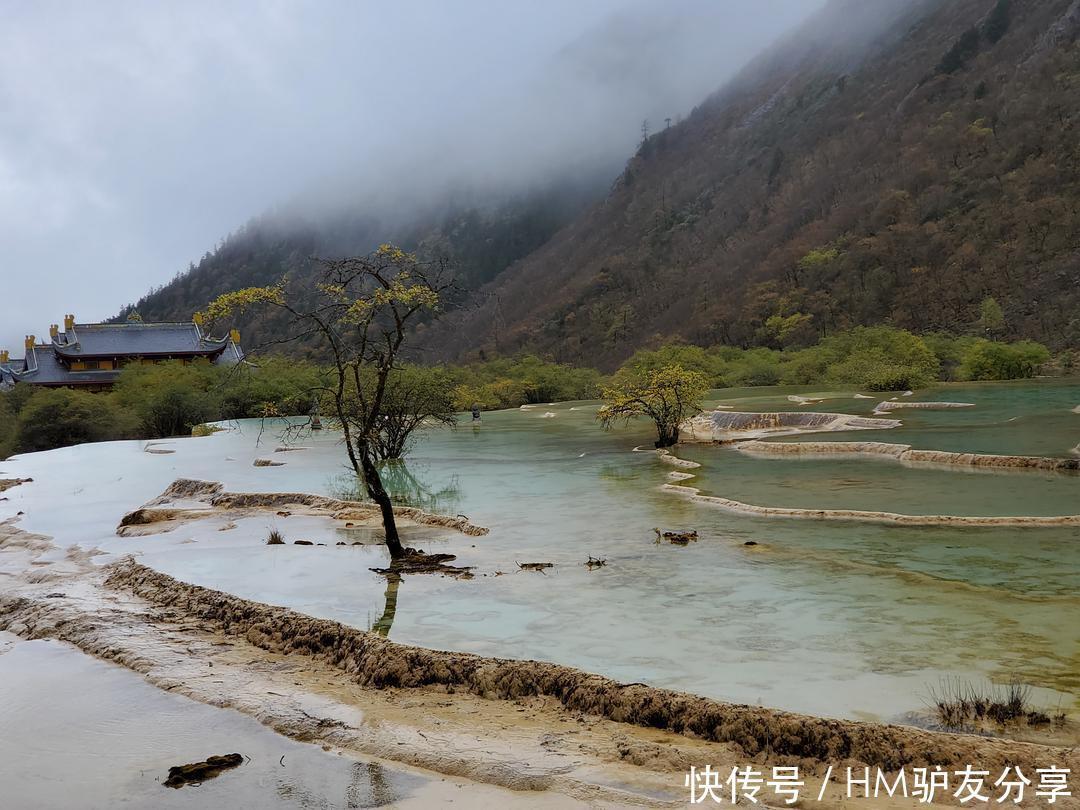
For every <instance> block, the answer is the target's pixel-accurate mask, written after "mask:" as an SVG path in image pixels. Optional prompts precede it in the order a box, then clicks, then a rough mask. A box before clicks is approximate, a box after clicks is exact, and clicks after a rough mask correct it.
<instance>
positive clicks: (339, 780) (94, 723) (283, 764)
mask: <svg viewBox="0 0 1080 810" xmlns="http://www.w3.org/2000/svg"><path fill="white" fill-rule="evenodd" d="M5 636H6V639H5ZM12 639H14V637H12V636H10V635H9V634H0V682H2V683H3V687H4V688H3V689H2V690H0V785H2V786H3V787H2V791H3V794H2V799H0V804H2V805H3V806H4V807H12V808H19V810H35V809H36V808H42V810H45V809H46V808H48V809H49V810H51V809H52V808H57V807H79V808H88V810H89V809H90V808H113V807H133V808H206V807H229V808H234V810H245V808H250V809H251V810H255V809H256V808H259V809H260V810H261V808H297V809H298V808H310V809H311V810H314V808H334V807H342V808H343V807H388V806H394V807H399V806H402V804H403V803H404V804H405V806H409V800H410V799H412V798H415V797H417V796H418V794H422V793H423V792H424V791H425V790H427V789H429V787H430V784H429V783H430V782H431V781H432V780H431V779H429V778H425V777H422V776H419V775H416V774H414V773H412V772H408V771H404V770H400V771H399V770H394V769H390V768H387V767H385V766H384V765H382V764H379V763H377V762H373V761H369V762H359V761H357V760H354V759H351V758H348V757H343V756H338V755H335V754H330V753H326V752H324V751H323V750H322V749H320V748H319V747H317V746H314V745H305V744H302V743H297V742H293V741H292V740H289V739H287V738H285V737H281V736H279V735H277V734H275V733H274V732H273V731H271V730H269V729H267V728H265V727H263V726H261V725H260V724H259V723H258V722H257V721H255V720H253V719H252V718H250V717H247V716H245V715H242V714H239V713H238V712H233V711H227V710H222V709H215V708H213V707H210V706H206V705H204V704H202V703H196V702H194V701H192V700H189V699H187V698H184V697H181V696H179V695H175V694H171V693H169V692H164V691H162V690H160V689H158V688H156V687H154V686H151V685H150V684H148V683H146V682H145V681H144V680H143V679H142V678H141V677H140V676H138V675H136V674H135V673H133V672H130V671H128V670H126V669H123V668H121V667H118V666H113V665H110V664H106V663H103V662H101V661H98V660H96V659H94V658H91V657H89V656H87V655H83V654H82V653H80V652H79V651H77V650H75V649H73V648H71V647H68V646H66V645H64V644H60V643H58V642H53V641H25V642H22V641H13V640H12ZM234 751H235V752H238V753H241V754H243V755H244V756H245V758H246V759H245V762H244V763H243V764H242V765H240V766H239V767H237V768H233V769H230V770H227V771H224V772H222V773H221V774H220V775H219V776H217V777H215V778H213V779H209V780H207V781H205V782H203V783H202V784H199V785H187V786H184V787H182V788H180V789H173V788H167V787H165V786H164V785H163V784H162V782H163V780H164V778H165V776H166V775H167V774H168V770H169V768H170V767H171V766H173V765H180V764H184V763H188V762H199V761H202V760H204V759H206V757H207V756H210V755H212V754H227V753H232V752H234ZM435 781H438V780H435ZM462 798H465V797H464V796H462ZM415 806H421V805H415Z"/></svg>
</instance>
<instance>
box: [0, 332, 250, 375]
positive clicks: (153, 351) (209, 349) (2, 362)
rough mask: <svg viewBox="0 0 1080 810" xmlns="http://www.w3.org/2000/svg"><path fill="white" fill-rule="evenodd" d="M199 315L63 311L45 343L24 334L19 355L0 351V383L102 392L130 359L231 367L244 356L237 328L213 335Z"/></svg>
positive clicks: (130, 361) (143, 361)
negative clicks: (174, 317)
mask: <svg viewBox="0 0 1080 810" xmlns="http://www.w3.org/2000/svg"><path fill="white" fill-rule="evenodd" d="M200 320H201V319H200V318H199V317H198V316H196V318H195V319H194V320H193V321H192V322H191V323H144V322H143V321H141V320H139V319H138V318H137V316H136V317H135V318H132V319H129V320H128V321H127V322H125V323H75V316H74V315H67V316H65V317H64V328H63V330H61V329H60V327H59V325H57V324H53V325H52V326H51V327H49V341H48V342H43V343H38V342H37V339H36V338H35V337H34V336H33V335H27V337H26V343H25V355H24V356H23V357H22V358H20V359H14V358H12V357H11V356H10V353H9V352H8V351H6V350H3V351H0V388H4V387H10V386H13V385H20V384H22V383H28V384H30V385H42V386H47V387H52V388H58V387H72V388H74V387H78V388H83V389H88V390H91V391H100V390H104V389H107V388H110V387H112V385H113V383H115V382H116V379H117V377H119V376H120V370H121V369H122V368H123V367H124V366H125V365H127V364H128V363H158V362H162V361H165V360H179V361H181V362H185V363H190V362H193V361H195V360H199V359H202V360H206V361H208V362H210V363H214V364H215V365H228V366H231V365H236V364H237V363H239V362H240V361H241V360H243V359H244V352H243V349H241V348H240V333H239V332H237V331H236V330H235V329H234V330H232V332H230V333H229V335H228V336H227V337H223V338H212V337H210V336H208V335H204V334H203V333H202V329H201V327H200Z"/></svg>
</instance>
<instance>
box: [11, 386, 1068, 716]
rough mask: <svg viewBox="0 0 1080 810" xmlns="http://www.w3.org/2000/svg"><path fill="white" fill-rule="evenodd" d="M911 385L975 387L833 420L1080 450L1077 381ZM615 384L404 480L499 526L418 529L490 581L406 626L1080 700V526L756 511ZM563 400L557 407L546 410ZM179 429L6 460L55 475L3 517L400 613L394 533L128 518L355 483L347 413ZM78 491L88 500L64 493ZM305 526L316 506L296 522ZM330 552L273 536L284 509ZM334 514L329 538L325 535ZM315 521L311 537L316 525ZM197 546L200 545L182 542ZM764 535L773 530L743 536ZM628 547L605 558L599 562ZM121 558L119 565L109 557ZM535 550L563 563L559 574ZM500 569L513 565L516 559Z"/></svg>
mask: <svg viewBox="0 0 1080 810" xmlns="http://www.w3.org/2000/svg"><path fill="white" fill-rule="evenodd" d="M714 393H715V396H716V398H717V400H718V401H720V402H724V403H728V404H736V405H738V407H739V408H740V409H745V410H780V409H783V410H821V411H833V412H843V413H858V414H869V413H870V411H872V410H873V407H874V405H875V404H876V403H877V402H878V400H870V399H867V400H861V399H853V398H852V392H833V393H832V396H833V397H834V398H830V399H826V401H824V402H822V403H820V404H816V405H812V406H800V405H796V404H795V403H791V402H789V401H788V400H787V396H788V395H790V394H793V393H798V394H803V395H808V394H815V393H826V394H828V393H829V392H815V391H810V390H808V389H766V390H763V389H752V390H749V391H720V392H714ZM911 399H928V400H954V401H968V402H974V403H976V407H975V408H971V409H965V410H958V411H914V410H905V411H899V412H896V413H895V414H893V416H894V417H895V418H899V419H902V420H903V422H904V425H903V427H901V428H897V429H895V430H891V431H881V432H871V433H868V432H859V433H856V434H847V435H844V434H818V435H815V436H814V437H813V438H815V439H858V440H867V439H871V440H876V441H898V442H904V443H910V444H913V445H915V446H916V447H920V448H927V449H945V450H977V451H980V452H1006V453H1033V454H1047V455H1067V454H1068V452H1069V450H1070V449H1071V448H1072V447H1074V446H1075V445H1076V444H1077V443H1080V414H1074V413H1071V408H1073V407H1074V406H1075V405H1077V404H1080V384H1078V383H1076V382H1071V383H1066V384H1063V383H1060V382H1048V383H1025V384H1005V385H978V386H963V387H961V386H946V387H943V388H939V389H935V390H932V391H928V392H920V393H919V394H918V395H917V396H916V397H913V398H911ZM595 408H596V404H595V403H561V404H558V405H550V406H543V405H542V406H537V407H534V408H530V409H527V410H515V411H504V412H498V413H492V414H485V416H484V419H483V422H482V424H481V425H479V426H475V427H474V426H472V425H470V424H467V423H465V424H463V425H461V426H460V427H459V428H458V429H457V430H455V431H448V430H441V431H437V432H433V433H430V434H428V435H426V436H425V437H424V438H422V439H421V440H420V441H419V442H418V444H417V446H416V448H415V449H414V451H413V453H412V455H411V457H410V461H409V464H408V473H409V475H408V476H404V475H399V476H398V477H399V479H400V487H401V488H402V489H403V490H408V491H410V493H411V496H412V497H413V498H414V499H415V498H417V497H419V498H420V500H422V501H423V502H424V503H425V504H426V505H427V506H428V507H431V506H437V507H440V508H441V509H442V510H444V511H447V512H451V513H463V514H466V515H468V516H469V517H470V518H471V519H472V520H473V521H474V522H476V523H479V524H481V525H485V526H488V527H490V528H491V533H490V534H489V535H487V536H485V537H479V538H471V537H462V536H458V535H446V536H444V537H443V538H440V539H433V538H432V537H431V535H430V533H428V534H426V535H425V536H423V537H422V538H421V539H420V540H419V541H418V542H414V543H413V544H414V545H418V544H419V545H422V546H423V547H424V548H425V549H427V550H432V549H438V550H448V551H451V552H453V553H456V554H458V555H459V562H460V563H461V564H465V565H472V566H475V568H476V573H477V576H476V578H475V579H473V580H471V581H458V580H452V579H445V578H439V577H431V576H411V577H407V578H406V579H405V581H404V583H403V584H402V585H401V587H400V589H399V592H398V603H397V612H396V615H395V617H394V621H393V624H392V627H391V629H390V637H391V638H392V639H395V640H397V641H401V642H405V643H412V644H418V645H422V646H427V647H434V648H450V649H457V650H467V651H473V652H478V653H483V654H488V655H499V656H506V657H515V658H539V659H545V660H551V661H558V662H561V663H566V664H570V665H574V666H578V667H581V668H583V669H587V670H590V671H595V672H602V673H605V674H608V675H610V676H612V677H615V678H619V679H622V680H627V681H645V682H649V683H653V684H656V685H660V686H667V687H673V688H677V689H685V690H688V691H693V692H696V693H700V694H706V695H711V696H715V697H718V698H723V699H728V700H734V701H739V702H747V703H759V702H760V703H762V704H765V705H770V706H778V707H782V708H788V709H792V710H797V711H807V712H814V713H819V714H826V715H834V716H848V717H871V718H882V719H892V718H896V717H898V716H900V715H902V714H903V713H904V712H907V711H911V710H917V709H920V708H922V707H923V705H924V702H925V700H926V697H927V695H928V692H929V688H930V687H932V686H934V685H936V684H937V682H938V680H939V679H940V678H941V677H944V676H960V677H965V678H970V679H973V680H978V679H982V678H993V679H995V680H1001V681H1006V680H1009V679H1012V678H1021V679H1022V680H1024V681H1026V682H1028V683H1031V684H1033V685H1035V686H1036V687H1038V688H1039V689H1040V690H1041V691H1040V692H1039V694H1040V698H1041V699H1043V700H1044V701H1046V702H1047V703H1049V704H1050V705H1055V706H1056V705H1061V706H1062V707H1063V708H1067V709H1070V710H1075V709H1076V708H1077V700H1078V698H1080V677H1078V676H1077V674H1076V673H1077V672H1080V598H1078V596H1077V589H1078V587H1080V531H1078V530H1077V529H1075V528H1054V529H1049V528H1038V529H1015V528H998V529H970V528H969V529H955V528H947V527H894V526H884V525H874V524H859V523H835V522H817V521H798V520H783V519H780V520H778V519H764V518H750V517H742V516H738V515H732V514H728V513H726V512H723V511H721V510H719V509H717V508H715V507H711V506H709V505H707V504H701V503H693V502H690V501H688V500H686V499H684V498H680V497H678V496H676V495H673V494H672V493H669V492H664V491H662V490H661V489H660V487H661V485H662V484H663V483H665V481H667V480H668V479H667V476H668V473H670V472H671V471H672V470H673V468H672V467H670V466H668V465H666V464H663V463H662V462H660V461H659V460H658V459H657V457H656V456H655V454H653V453H650V452H634V448H635V447H636V446H639V445H643V444H644V445H648V444H649V442H650V436H649V432H648V429H647V426H646V425H644V424H641V425H632V426H630V427H629V428H627V429H624V430H619V431H615V432H604V431H602V430H600V429H599V427H598V426H597V425H596V423H595V419H594V412H595ZM547 414H553V415H552V416H548V415H547ZM239 427H240V428H241V429H240V430H238V431H234V432H229V433H222V434H217V435H215V436H212V437H208V438H203V439H181V440H176V441H174V442H172V443H171V444H169V445H168V447H170V448H172V449H175V451H176V452H175V453H174V454H172V455H151V454H147V453H144V452H142V447H141V445H139V444H138V443H112V444H105V445H92V446H84V447H80V448H68V449H66V450H60V451H53V452H51V453H42V454H35V455H33V456H27V457H24V458H21V459H18V460H16V461H13V462H7V463H2V464H0V471H3V472H5V473H7V474H9V475H23V476H26V475H32V476H33V477H34V478H35V483H34V484H29V485H24V486H22V487H18V488H15V489H13V490H10V491H9V493H8V495H9V496H11V500H10V502H8V503H0V517H2V516H4V515H5V512H4V511H3V510H14V509H25V510H26V512H27V516H26V518H25V523H24V525H25V527H26V528H28V529H31V530H39V531H43V532H45V533H48V534H53V535H54V536H57V537H58V538H59V539H60V540H61V542H80V543H83V544H86V545H98V546H99V547H101V548H103V549H105V550H107V551H109V552H110V553H113V554H119V553H126V552H128V551H137V552H140V553H141V554H142V560H143V561H144V562H145V563H147V564H149V565H152V566H154V567H157V568H159V569H160V570H163V571H166V572H167V573H170V574H173V575H175V576H178V577H180V578H182V579H185V580H188V581H193V582H197V583H199V584H204V585H207V586H210V587H215V588H220V589H223V590H227V591H230V592H233V593H236V594H239V595H241V596H245V597H249V598H254V599H259V600H262V601H266V602H271V603H275V604H284V605H289V606H292V607H295V608H297V609H299V610H302V611H304V612H307V613H310V614H313V615H319V616H326V617H330V618H334V619H337V620H340V621H344V622H347V623H351V624H354V625H357V626H360V627H368V626H370V625H371V624H372V623H373V622H374V621H375V619H377V618H378V617H379V616H380V615H382V613H383V610H384V607H385V604H384V599H385V590H386V584H385V582H384V581H383V580H382V579H381V578H380V577H378V576H377V575H375V574H373V573H371V572H370V571H369V570H368V569H369V568H370V567H372V566H377V565H380V564H382V562H384V560H385V555H384V552H383V551H382V549H381V548H379V547H374V548H370V547H369V548H363V547H353V546H348V547H336V546H334V545H333V542H335V541H336V540H337V539H339V537H340V535H339V532H340V531H341V528H340V527H332V526H329V525H323V526H322V528H318V527H315V526H313V525H312V524H310V523H297V522H296V521H298V520H300V519H298V518H287V519H279V518H276V517H273V516H267V517H259V518H250V519H245V520H242V521H239V525H238V527H237V528H236V529H234V530H232V531H228V532H218V531H217V530H216V527H202V528H200V527H199V526H197V525H193V526H191V527H188V528H185V529H182V530H178V531H176V532H173V533H170V534H166V535H159V536H154V537H147V538H125V539H121V538H117V537H115V535H114V534H113V530H114V528H115V525H116V522H117V521H118V520H119V517H120V516H121V515H122V514H123V513H124V512H125V511H127V510H128V509H130V508H132V507H133V506H136V505H138V504H140V503H142V502H144V501H146V500H148V499H149V498H151V497H154V496H155V495H157V494H159V493H160V492H161V491H162V490H163V489H164V488H165V486H167V485H168V483H169V482H171V481H172V480H173V479H174V478H176V477H181V476H184V477H195V478H205V479H209V480H220V481H223V482H224V483H225V485H226V487H227V488H228V489H231V490H236V491H244V490H247V491H297V490H299V491H313V492H334V491H335V490H337V489H339V488H341V486H342V484H343V480H342V474H343V461H344V457H343V453H342V450H341V448H340V445H339V444H338V443H337V439H336V437H335V436H334V435H333V434H332V433H330V432H324V433H323V434H322V435H319V436H315V437H312V438H311V439H309V440H305V441H304V444H305V445H306V446H308V447H309V448H310V449H308V450H304V451H298V452H292V453H284V454H278V455H276V456H275V458H278V459H281V460H284V461H286V466H283V467H271V468H255V467H252V466H251V461H252V459H253V458H255V457H267V456H269V455H270V454H271V452H272V450H273V448H274V446H275V445H276V444H277V441H276V439H275V438H274V437H273V434H272V432H268V433H264V434H263V436H262V445H261V446H256V441H257V438H258V434H259V430H258V426H257V424H253V423H250V422H248V423H245V424H243V425H240V426H239ZM679 455H682V456H685V457H688V458H693V459H695V460H697V461H699V462H701V463H702V464H703V468H702V469H701V470H696V471H694V472H697V473H700V476H699V478H698V479H697V480H696V481H692V482H691V483H693V484H694V485H697V486H702V487H703V488H705V489H706V490H708V491H710V492H715V493H716V494H720V495H724V496H726V497H733V498H736V499H739V500H746V501H748V502H751V503H756V504H761V505H771V506H776V505H783V506H818V507H824V506H840V507H850V508H872V509H890V510H896V511H908V512H918V513H951V514H985V515H994V514H1007V513H1012V514H1067V513H1078V512H1080V476H1075V475H1047V474H1043V473H1036V472H1010V473H1001V474H976V473H970V472H965V471H959V470H956V471H952V470H950V471H942V470H925V469H908V468H905V467H903V466H901V465H898V464H896V463H895V462H889V461H884V460H880V459H825V460H821V459H818V460H797V461H796V460H779V459H762V458H754V457H750V456H744V455H742V454H739V453H737V452H735V451H733V450H731V449H730V448H725V447H714V446H687V447H685V448H680V450H679ZM58 495H63V496H64V497H67V498H78V499H79V500H80V502H81V503H82V504H83V507H84V508H82V509H81V510H72V509H64V510H56V509H52V510H48V509H46V508H44V507H45V506H46V505H47V504H48V503H55V498H56V497H57V496H58ZM290 521H292V522H290ZM271 524H273V525H276V526H277V527H278V528H280V529H281V530H282V531H283V532H284V533H285V534H286V537H287V538H290V537H299V536H304V537H306V538H308V539H312V540H315V541H317V542H324V541H325V542H328V543H329V544H330V545H328V546H326V547H317V546H316V547H295V546H285V547H267V546H265V545H263V540H264V538H265V536H266V531H267V529H268V527H269V526H270V525H271ZM653 527H659V528H663V529H665V530H666V529H684V528H686V529H691V528H692V529H696V530H697V531H698V532H699V534H700V540H699V541H698V542H697V543H693V544H691V545H689V546H687V547H685V548H680V547H675V546H671V545H656V544H655V543H654V542H653V541H654V539H655V534H654V532H653ZM320 531H321V532H322V534H321V535H319V534H315V535H313V534H312V533H313V532H316V533H317V532H320ZM298 532H300V533H298ZM190 540H194V541H195V542H184V541H190ZM748 541H753V542H755V543H757V544H758V545H756V546H745V545H744V543H746V542H748ZM590 555H592V556H594V557H602V558H605V559H606V560H607V565H606V566H605V567H603V568H600V569H597V570H593V571H590V570H588V569H587V568H586V567H585V565H584V563H585V560H586V558H587V557H588V556H590ZM102 559H108V558H102ZM518 562H552V563H554V564H555V566H554V567H553V568H551V569H548V572H547V573H546V574H537V573H526V572H518V571H517V565H516V563H518ZM500 572H502V575H497V574H499V573H500Z"/></svg>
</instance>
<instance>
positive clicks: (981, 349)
mask: <svg viewBox="0 0 1080 810" xmlns="http://www.w3.org/2000/svg"><path fill="white" fill-rule="evenodd" d="M985 309H986V310H987V311H986V312H985V313H984V315H985V316H986V317H987V318H988V319H989V321H990V322H991V323H992V322H993V320H994V316H995V313H994V312H993V311H992V310H993V308H992V307H990V306H988V307H986V308H985ZM675 365H677V366H679V367H680V368H682V369H684V370H685V371H687V372H693V373H694V374H697V375H700V376H701V379H702V381H703V384H704V385H706V386H707V387H709V388H725V387H741V386H767V385H781V384H782V385H818V384H821V385H834V386H837V387H846V388H853V389H860V390H865V391H895V390H905V389H914V388H921V387H925V386H927V385H931V384H933V383H935V382H943V381H944V382H948V381H967V380H971V381H975V380H1012V379H1024V378H1029V377H1033V376H1035V375H1036V374H1037V373H1048V374H1056V375H1070V374H1078V373H1080V353H1077V352H1064V353H1061V354H1059V355H1057V356H1056V357H1051V353H1050V352H1049V350H1048V349H1047V348H1046V347H1045V346H1042V345H1041V344H1039V343H1035V342H1034V341H1027V340H1022V341H1015V342H1003V341H997V340H992V339H990V338H987V337H981V336H978V335H966V336H959V337H958V336H955V335H949V334H945V333H935V334H929V335H922V336H919V335H914V334H912V333H910V332H907V331H904V330H902V329H894V328H891V327H883V326H882V327H860V328H857V329H853V330H850V331H847V332H843V333H839V334H837V335H833V336H831V337H828V338H826V339H824V340H822V341H820V342H819V343H817V344H816V345H814V346H810V347H806V348H801V349H770V348H755V349H739V348H734V347H729V346H713V347H709V348H703V347H700V346H692V345H688V344H680V343H673V344H667V345H663V346H660V347H659V348H656V349H643V350H640V351H638V352H636V353H635V354H634V355H633V356H632V357H631V358H630V359H629V360H628V361H627V362H626V363H625V364H624V365H623V366H622V368H621V369H620V370H619V371H618V372H617V373H616V374H615V375H613V376H610V377H609V376H605V375H603V374H601V373H600V372H599V371H596V370H595V369H590V368H579V367H573V366H568V365H562V364H558V363H552V362H548V361H544V360H541V359H540V358H537V357H534V356H524V357H519V358H504V359H499V360H491V361H488V362H485V363H476V364H472V365H466V366H420V365H409V364H404V365H402V366H401V367H400V369H399V370H398V372H397V373H396V374H395V376H394V378H393V383H392V385H391V386H390V387H389V389H388V392H387V394H386V399H387V405H386V413H388V414H390V415H391V417H392V419H398V420H405V421H407V420H409V419H411V418H414V417H415V414H417V413H425V414H428V413H431V414H443V415H445V416H452V415H453V414H454V413H455V412H458V411H466V410H469V409H471V408H472V407H473V406H474V405H475V406H478V407H480V408H481V409H483V410H496V409H502V408H516V407H519V406H521V405H526V404H533V403H546V402H559V401H567V400H578V399H595V398H598V397H599V396H600V395H601V392H602V391H603V390H605V389H609V390H610V389H611V387H612V385H613V384H616V383H620V381H621V383H624V384H626V385H631V386H632V385H633V384H634V383H633V381H634V380H635V379H638V380H641V379H645V378H647V377H648V375H649V374H652V373H654V372H658V371H660V370H662V369H664V368H665V367H669V366H675ZM326 375H327V369H326V368H325V367H324V366H321V365H318V364H314V363H310V362H307V361H303V360H295V359H291V358H283V357H276V358H275V357H270V358H266V359H261V360H260V361H259V364H258V365H257V366H255V365H251V366H241V367H238V368H236V369H231V370H230V369H222V368H220V367H217V366H212V365H209V364H206V363H192V364H190V365H183V364H180V363H162V364H157V365H132V366H129V367H127V368H125V369H124V370H123V372H121V374H120V380H119V382H118V384H117V385H116V387H115V388H114V389H113V390H112V391H111V392H108V393H100V394H90V393H86V392H84V391H78V390H71V389H66V388H59V389H46V388H37V387H35V386H30V385H25V384H19V385H16V386H15V388H14V389H12V390H10V391H7V392H4V393H0V458H4V457H6V456H8V455H10V454H12V453H15V452H33V451H37V450H48V449H51V448H54V447H62V446H65V445H70V444H79V443H82V442H93V441H105V440H110V439H154V438H162V437H166V436H181V435H189V434H191V432H192V429H193V428H195V427H196V426H198V425H201V424H203V423H206V422H215V421H221V420H229V419H243V418H267V417H269V418H275V417H279V416H285V415H292V414H308V413H310V412H311V410H312V408H313V407H321V408H323V413H324V414H326V413H328V412H329V411H328V410H327V409H326V406H325V405H324V404H320V397H321V395H320V394H318V393H317V391H318V390H319V389H321V388H323V387H324V386H325V381H326ZM441 421H444V422H445V421H446V420H445V419H443V420H441ZM397 427H399V428H400V427H401V426H400V425H399V426H397ZM414 427H415V426H414ZM398 435H401V431H400V430H398ZM381 441H383V442H384V443H385V446H384V447H383V448H381V449H380V450H379V451H378V455H379V457H395V456H398V455H401V454H402V453H404V452H405V451H406V450H407V447H406V445H405V443H404V442H403V441H397V440H395V438H394V436H393V435H387V436H386V437H385V438H384V439H382V440H381Z"/></svg>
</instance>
